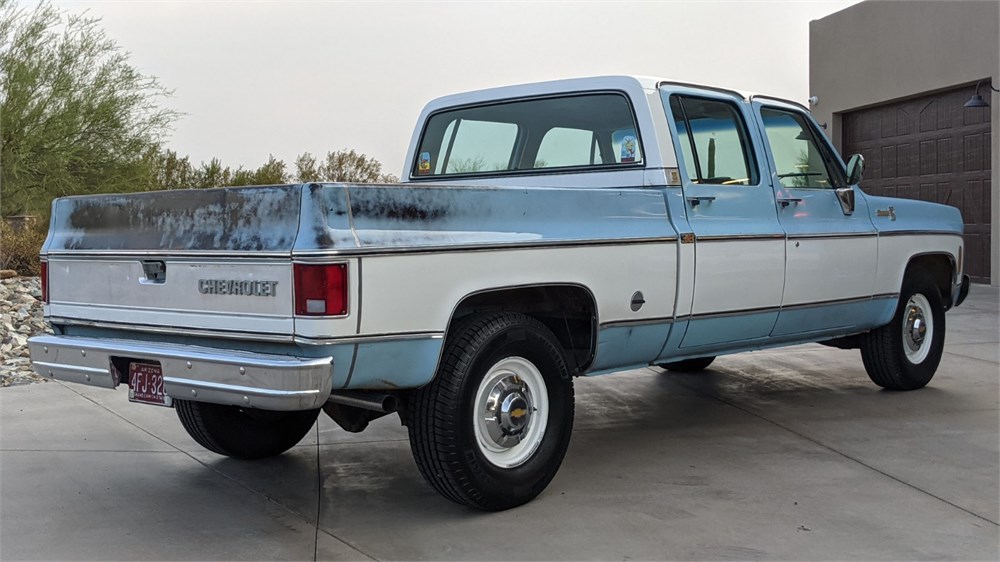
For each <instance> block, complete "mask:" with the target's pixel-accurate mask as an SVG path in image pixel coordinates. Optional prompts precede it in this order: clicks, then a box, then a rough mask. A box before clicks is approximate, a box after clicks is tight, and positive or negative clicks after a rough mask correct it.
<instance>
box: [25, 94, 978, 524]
mask: <svg viewBox="0 0 1000 562" xmlns="http://www.w3.org/2000/svg"><path fill="white" fill-rule="evenodd" d="M862 168H863V161H862V160H861V159H860V158H859V157H857V156H855V157H852V158H851V159H850V162H849V163H847V164H845V162H844V161H843V160H842V159H841V157H840V156H839V155H838V154H837V152H836V150H834V148H833V147H832V146H831V145H830V143H829V141H828V140H827V139H826V137H825V136H824V134H823V132H822V130H821V128H820V127H819V126H817V124H816V122H815V121H814V120H813V119H812V117H810V115H809V113H808V111H807V110H806V109H805V108H804V107H802V106H800V105H799V104H796V103H794V102H790V101H786V100H781V99H776V98H771V97H767V96H760V95H749V94H744V93H740V92H736V91H732V90H726V89H720V88H713V87H704V86H696V85H691V84H684V83H678V82H671V81H665V80H658V79H654V78H639V77H623V76H617V77H598V78H585V79H574V80H562V81H554V82H546V83H539V84H528V85H522V86H513V87H506V88H498V89H491V90H484V91H479V92H472V93H466V94H459V95H454V96H448V97H444V98H441V99H438V100H435V101H433V102H431V103H430V104H428V105H427V107H426V108H425V109H424V111H423V113H422V114H421V116H420V119H419V121H418V126H417V128H416V131H415V132H414V133H413V138H412V141H411V143H410V148H409V155H408V158H407V165H406V168H405V170H404V174H403V176H404V179H403V182H402V184H399V185H347V184H323V183H312V184H305V185H282V186H262V187H250V188H238V189H237V188H232V189H207V190H183V191H169V192H157V193H138V194H130V195H107V196H87V197H68V198H62V199H57V200H56V201H55V202H54V203H53V206H52V220H51V227H50V230H49V235H48V239H47V240H46V242H45V246H44V248H43V250H42V256H41V258H42V263H43V272H44V273H43V279H44V285H45V302H46V305H45V314H46V318H47V319H48V321H49V322H50V323H51V324H52V328H53V330H54V332H55V333H54V334H53V335H42V336H38V337H35V338H32V339H31V340H30V349H31V357H32V360H33V362H34V367H35V369H36V370H37V371H38V372H39V373H40V374H42V375H44V376H47V377H52V378H56V379H60V380H65V381H72V382H75V383H81V384H89V385H93V386H100V387H106V388H109V389H113V388H116V387H118V386H119V385H126V386H127V387H128V389H129V398H130V399H131V400H133V401H135V402H143V403H151V404H158V405H162V406H170V407H173V408H174V409H176V410H177V414H178V416H179V417H180V420H181V423H182V424H183V425H184V427H185V428H186V429H187V431H188V432H189V433H190V435H191V436H192V437H193V438H194V439H195V440H196V441H198V442H199V443H200V444H202V445H204V446H205V447H206V448H208V449H210V450H212V451H215V452H217V453H219V454H222V455H229V456H232V457H238V458H260V457H267V456H272V455H277V454H280V453H282V452H284V451H285V450H287V449H288V448H290V447H292V446H293V445H295V444H296V443H297V442H298V441H299V440H300V439H301V438H302V437H303V436H304V435H305V434H306V432H308V431H309V429H310V427H311V426H312V425H313V423H314V422H315V420H316V417H317V415H318V414H319V412H320V410H324V411H325V412H326V413H327V414H329V415H330V416H331V417H332V418H333V419H334V420H336V421H337V422H338V423H339V424H340V425H341V426H343V427H344V428H345V429H347V430H348V431H361V430H362V429H364V428H365V426H366V425H368V422H369V421H370V420H372V419H374V418H377V417H379V416H381V415H385V414H386V413H390V412H398V414H399V416H400V419H401V420H402V423H403V424H404V425H405V426H406V427H407V428H408V431H409V436H410V443H411V447H412V450H413V456H414V459H415V461H416V464H417V466H418V467H419V469H420V471H421V472H422V473H423V476H424V477H425V478H426V480H427V481H428V482H429V483H430V484H431V486H433V487H434V488H435V489H436V490H437V491H438V492H440V493H441V494H442V495H444V496H445V497H447V498H449V499H451V500H454V501H456V502H459V503H464V504H468V505H471V506H474V507H477V508H480V509H486V510H499V509H505V508H509V507H513V506H516V505H520V504H523V503H525V502H527V501H529V500H531V499H532V498H534V497H535V496H536V495H538V494H539V493H540V492H541V491H542V490H543V489H544V488H545V487H546V485H547V484H548V483H549V481H550V480H551V479H552V477H553V476H554V475H555V473H556V471H557V469H558V467H559V465H560V463H561V461H562V459H563V456H564V454H565V453H566V449H567V446H568V445H569V440H570V435H571V432H572V427H573V377H576V376H582V375H598V374H603V373H610V372H614V371H621V370H624V369H632V368H636V367H646V366H649V365H655V366H659V367H662V368H664V369H668V370H677V371H695V370H700V369H704V368H706V367H708V366H709V364H710V363H711V362H712V360H713V358H714V357H715V356H717V355H721V354H727V353H739V352H743V351H749V350H756V349H762V348H768V347H777V346H785V345H793V344H800V343H804V342H823V343H827V344H830V345H834V346H837V347H843V348H859V349H860V350H861V359H862V361H863V363H864V366H865V369H866V370H867V372H868V373H869V375H870V376H871V379H872V381H874V382H875V384H877V385H879V386H881V387H884V388H887V389H893V390H909V389H916V388H920V387H923V386H924V385H926V384H927V383H928V382H929V381H930V380H931V377H933V375H934V372H935V370H936V369H937V366H938V362H939V361H940V359H941V353H942V345H943V342H944V333H945V311H946V310H948V309H949V308H951V307H953V306H957V305H958V304H960V303H961V302H962V299H963V298H964V297H965V295H966V293H967V291H968V277H967V276H964V275H963V274H962V247H963V246H962V218H961V216H960V215H959V212H958V210H956V209H954V208H952V207H946V206H942V205H934V204H929V203H924V202H919V201H911V200H902V199H889V198H884V197H872V196H869V195H866V194H865V193H864V192H863V191H862V190H861V189H860V188H859V187H858V182H859V180H860V179H861V175H862Z"/></svg>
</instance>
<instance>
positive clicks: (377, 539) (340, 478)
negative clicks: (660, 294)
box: [0, 286, 1000, 560]
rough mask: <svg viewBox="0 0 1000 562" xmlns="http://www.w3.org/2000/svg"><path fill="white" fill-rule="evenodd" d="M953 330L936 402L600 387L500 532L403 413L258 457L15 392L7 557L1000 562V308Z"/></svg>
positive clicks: (753, 379)
mask: <svg viewBox="0 0 1000 562" xmlns="http://www.w3.org/2000/svg"><path fill="white" fill-rule="evenodd" d="M947 319H948V339H947V347H946V353H945V355H944V359H943V361H942V363H941V367H940V368H939V370H938V374H937V376H936V378H935V379H934V380H933V381H932V382H931V384H930V386H929V387H927V388H925V389H923V390H920V391H914V392H903V393H899V392H886V391H881V390H879V389H878V388H877V387H876V386H874V385H873V384H872V383H871V382H870V381H869V380H868V377H867V376H866V375H865V372H864V369H863V367H862V365H861V359H860V356H859V354H858V352H857V351H842V350H836V349H830V348H826V347H822V346H818V345H809V346H800V347H796V348H790V349H785V350H774V351H765V352H757V353H745V354H741V355H735V356H730V357H723V358H720V359H719V360H717V361H716V363H715V364H714V365H713V367H712V368H711V369H710V370H709V371H707V372H705V373H701V374H693V375H679V374H665V373H663V372H661V371H660V370H659V369H654V368H649V369H639V370H636V371H631V372H628V373H624V374H620V375H615V376H606V377H598V378H592V379H585V380H578V382H577V387H576V388H577V400H578V402H577V409H576V430H575V432H574V435H573V442H572V444H571V445H570V450H569V454H568V456H567V457H566V460H565V462H564V463H563V466H562V469H561V470H560V472H559V474H558V475H557V476H556V478H555V480H554V481H553V482H552V484H551V485H550V486H549V488H548V489H547V490H546V491H545V492H544V493H543V494H542V495H541V496H540V497H539V498H538V499H536V500H535V501H534V502H532V503H530V504H528V505H526V506H524V507H521V508H518V509H514V510H510V511H507V512H504V513H492V514H490V513H479V512H475V511H472V510H469V509H466V508H462V507H459V506H457V505H454V504H452V503H450V502H448V501H446V500H444V499H442V498H440V497H438V495H437V494H436V493H434V492H433V491H432V490H431V489H430V488H429V487H428V486H427V485H425V484H424V482H423V481H422V480H421V478H420V475H419V474H418V472H417V469H416V466H415V465H414V463H413V460H412V459H411V456H410V451H409V446H408V444H407V441H406V434H405V431H404V429H403V428H401V427H400V426H399V423H398V419H397V418H396V417H395V416H392V417H387V418H383V419H381V420H378V421H377V422H374V423H373V424H372V427H370V428H369V430H368V431H366V432H364V433H361V434H357V435H353V434H348V433H345V432H344V431H342V430H341V429H339V428H338V427H337V426H336V425H335V424H334V423H333V422H331V421H330V420H329V419H327V418H326V417H325V416H323V415H321V416H320V422H319V423H318V424H317V428H316V430H315V431H314V432H313V433H312V434H310V436H309V437H307V438H306V439H305V440H304V441H303V442H302V443H301V444H300V445H299V446H298V447H296V448H294V449H293V450H292V451H289V452H288V453H286V454H285V455H282V456H281V457H280V458H276V459H271V460H266V461H256V462H243V461H234V460H230V459H226V458H223V457H220V456H217V455H214V454H212V453H209V452H207V451H204V450H202V449H201V448H199V447H198V445H196V444H195V443H194V441H192V440H191V439H190V438H189V437H188V436H187V434H186V433H184V430H183V429H182V428H181V426H180V423H179V422H178V421H177V419H176V416H175V414H174V412H173V411H172V410H169V409H165V408H156V407H152V406H140V405H135V404H130V403H129V402H128V400H127V391H126V390H125V389H124V387H122V389H120V390H119V391H117V392H112V391H102V390H97V389H90V388H86V387H80V386H74V385H69V384H61V383H52V382H50V383H43V384H36V385H31V386H22V387H14V388H6V389H3V390H2V391H0V422H2V427H0V449H2V451H0V455H2V456H0V558H3V559H4V560H14V559H46V560H52V559H92V560H97V559H102V560H110V559H259V560H271V559H313V558H319V559H368V558H378V559H382V558H386V559H463V560H465V559H495V560H515V559H518V560H519V559H574V560H575V559H616V560H626V559H667V558H669V559H713V560H721V559H866V560H867V559H931V558H933V559H961V560H970V559H984V560H986V559H989V560H996V559H997V558H998V556H1000V553H998V536H1000V528H998V521H1000V514H998V503H1000V500H998V497H1000V486H998V466H1000V462H998V427H1000V413H998V396H1000V357H998V354H1000V351H998V350H1000V335H998V334H1000V326H998V291H997V289H993V288H988V287H983V286H974V287H973V290H972V294H971V296H970V297H969V299H968V301H967V302H966V303H965V304H964V305H963V306H962V307H961V308H959V309H957V310H955V311H953V312H950V313H949V314H948V317H947ZM317 443H318V445H317ZM317 522H318V523H317Z"/></svg>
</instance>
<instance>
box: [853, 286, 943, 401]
mask: <svg viewBox="0 0 1000 562" xmlns="http://www.w3.org/2000/svg"><path fill="white" fill-rule="evenodd" d="M944 326H945V324H944V305H943V302H942V300H941V293H940V292H939V291H938V288H937V286H936V285H935V284H934V282H933V281H932V280H931V279H930V277H929V276H928V275H927V274H925V273H924V272H922V271H912V272H908V273H907V276H906V279H905V280H904V281H903V288H902V291H901V292H900V295H899V305H898V306H897V307H896V314H895V315H894V316H893V318H892V321H891V322H889V323H888V324H886V325H885V326H882V327H881V328H877V329H875V330H872V331H871V332H869V333H867V334H865V335H863V336H862V337H861V360H862V362H864V365H865V370H866V371H867V372H868V376H869V378H871V380H872V382H874V383H875V384H877V385H879V386H881V387H882V388H887V389H890V390H914V389H917V388H921V387H923V386H926V385H927V383H929V382H930V381H931V378H933V377H934V373H935V371H937V367H938V364H939V363H940V362H941V354H942V353H943V351H944Z"/></svg>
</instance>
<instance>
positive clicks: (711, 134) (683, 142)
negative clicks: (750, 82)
mask: <svg viewBox="0 0 1000 562" xmlns="http://www.w3.org/2000/svg"><path fill="white" fill-rule="evenodd" d="M669 107H670V113H671V115H672V116H673V118H674V123H675V124H676V125H677V134H678V142H679V144H680V146H681V157H682V158H683V159H684V167H685V169H686V170H687V175H688V180H690V181H691V182H693V183H701V184H716V185H756V184H757V183H758V178H757V167H756V165H755V164H754V160H753V156H752V154H753V153H752V150H751V149H750V142H749V140H748V136H747V129H746V125H745V124H744V122H743V118H742V117H741V116H740V114H739V111H738V110H737V109H736V107H735V106H734V105H733V104H731V103H729V102H724V101H717V100H709V99H702V98H693V97H686V96H670V100H669Z"/></svg>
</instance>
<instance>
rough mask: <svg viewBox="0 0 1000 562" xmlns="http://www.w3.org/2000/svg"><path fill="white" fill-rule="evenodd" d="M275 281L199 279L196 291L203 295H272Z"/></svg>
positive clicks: (276, 284) (274, 292)
mask: <svg viewBox="0 0 1000 562" xmlns="http://www.w3.org/2000/svg"><path fill="white" fill-rule="evenodd" d="M277 286H278V282H277V281H245V280H239V279H199V280H198V292H200V293H202V294H205V295H238V296H245V297H273V296H275V295H277V292H276V291H275V287H277Z"/></svg>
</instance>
